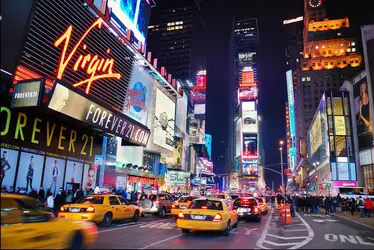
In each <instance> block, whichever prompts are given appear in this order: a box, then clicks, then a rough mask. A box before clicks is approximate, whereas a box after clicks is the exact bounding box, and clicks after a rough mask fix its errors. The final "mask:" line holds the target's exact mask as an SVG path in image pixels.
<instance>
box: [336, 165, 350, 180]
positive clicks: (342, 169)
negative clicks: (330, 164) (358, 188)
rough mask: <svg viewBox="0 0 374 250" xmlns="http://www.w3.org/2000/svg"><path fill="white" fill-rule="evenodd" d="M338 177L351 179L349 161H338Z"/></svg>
mask: <svg viewBox="0 0 374 250" xmlns="http://www.w3.org/2000/svg"><path fill="white" fill-rule="evenodd" d="M337 167H338V179H339V180H342V181H349V166H348V163H346V162H344V163H342V162H338V163H337Z"/></svg>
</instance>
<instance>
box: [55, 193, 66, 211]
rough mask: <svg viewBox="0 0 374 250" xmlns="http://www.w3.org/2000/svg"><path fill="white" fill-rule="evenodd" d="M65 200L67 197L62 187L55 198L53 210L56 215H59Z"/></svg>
mask: <svg viewBox="0 0 374 250" xmlns="http://www.w3.org/2000/svg"><path fill="white" fill-rule="evenodd" d="M64 202H65V197H64V194H63V190H62V188H60V190H59V192H58V194H57V195H56V197H55V199H54V204H53V212H54V213H55V216H57V214H58V211H60V207H61V206H62V205H64Z"/></svg>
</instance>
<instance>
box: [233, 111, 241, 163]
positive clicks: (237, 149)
mask: <svg viewBox="0 0 374 250" xmlns="http://www.w3.org/2000/svg"><path fill="white" fill-rule="evenodd" d="M235 140H236V143H235V157H238V156H240V152H241V148H242V146H241V145H242V119H241V118H239V119H238V120H236V124H235Z"/></svg>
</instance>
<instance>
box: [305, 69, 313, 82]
mask: <svg viewBox="0 0 374 250" xmlns="http://www.w3.org/2000/svg"><path fill="white" fill-rule="evenodd" d="M313 66H314V65H313ZM306 80H307V81H308V82H310V77H309V76H308V77H307V78H306Z"/></svg>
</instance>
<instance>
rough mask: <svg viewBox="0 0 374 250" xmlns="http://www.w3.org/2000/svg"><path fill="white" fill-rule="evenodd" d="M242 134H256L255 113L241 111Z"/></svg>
mask: <svg viewBox="0 0 374 250" xmlns="http://www.w3.org/2000/svg"><path fill="white" fill-rule="evenodd" d="M242 119H243V133H257V132H258V124H257V111H248V110H243V111H242Z"/></svg>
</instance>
